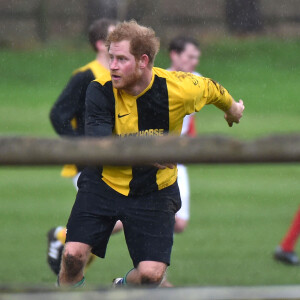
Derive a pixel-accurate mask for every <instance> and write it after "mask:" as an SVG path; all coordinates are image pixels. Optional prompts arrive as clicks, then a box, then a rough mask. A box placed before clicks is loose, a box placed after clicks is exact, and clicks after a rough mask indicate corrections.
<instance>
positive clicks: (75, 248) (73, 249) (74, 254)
mask: <svg viewBox="0 0 300 300" xmlns="http://www.w3.org/2000/svg"><path fill="white" fill-rule="evenodd" d="M86 246H87V245H86ZM86 246H82V245H80V244H79V243H76V244H75V243H67V244H66V245H65V249H64V252H63V257H62V265H63V266H62V267H63V269H64V270H65V272H67V273H68V274H69V275H70V276H75V275H76V274H77V273H78V272H80V271H81V270H82V269H83V268H84V266H85V264H86V262H87V258H88V254H89V247H88V246H87V247H86Z"/></svg>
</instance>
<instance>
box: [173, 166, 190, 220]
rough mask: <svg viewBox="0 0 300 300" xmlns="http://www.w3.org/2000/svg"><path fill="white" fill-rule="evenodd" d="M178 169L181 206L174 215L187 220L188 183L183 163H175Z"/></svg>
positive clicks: (188, 209)
mask: <svg viewBox="0 0 300 300" xmlns="http://www.w3.org/2000/svg"><path fill="white" fill-rule="evenodd" d="M177 169H178V177H177V181H178V186H179V191H180V197H181V208H180V210H179V211H178V212H177V214H176V217H178V218H180V219H183V220H189V218H190V184H189V176H188V172H187V168H186V166H184V165H180V164H178V165H177Z"/></svg>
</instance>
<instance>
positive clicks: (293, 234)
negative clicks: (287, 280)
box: [274, 208, 300, 266]
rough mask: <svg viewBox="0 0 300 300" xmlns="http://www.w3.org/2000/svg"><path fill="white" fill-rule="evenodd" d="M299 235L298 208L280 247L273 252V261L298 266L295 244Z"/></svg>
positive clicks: (299, 217) (299, 262) (299, 214)
mask: <svg viewBox="0 0 300 300" xmlns="http://www.w3.org/2000/svg"><path fill="white" fill-rule="evenodd" d="M299 235H300V208H299V209H298V211H297V213H296V215H295V217H294V219H293V221H292V224H291V226H290V228H289V230H288V231H287V233H286V234H285V236H284V238H283V240H282V241H281V243H280V245H279V246H278V247H277V248H276V250H275V252H274V259H276V260H278V261H281V262H284V263H286V264H289V265H294V266H295V265H299V264H300V261H299V258H298V256H297V254H296V253H295V251H294V249H295V244H296V242H297V240H298V238H299Z"/></svg>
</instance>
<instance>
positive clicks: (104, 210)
mask: <svg viewBox="0 0 300 300" xmlns="http://www.w3.org/2000/svg"><path fill="white" fill-rule="evenodd" d="M83 176H84V174H83ZM80 180H82V182H81V183H80ZM85 181H86V179H85V178H82V177H81V179H79V184H78V187H79V191H78V193H77V197H76V200H75V203H74V206H73V208H72V211H71V215H70V217H69V220H68V224H67V236H66V242H80V243H84V244H87V245H90V246H91V248H92V253H94V254H96V255H97V256H100V257H104V256H105V252H106V246H107V243H108V240H109V237H110V235H111V232H112V230H113V228H114V225H115V223H116V221H117V217H116V211H115V209H114V199H111V196H110V195H109V194H108V192H107V190H106V189H105V186H104V183H103V182H101V180H100V179H99V183H98V182H97V183H94V182H91V183H90V184H86V182H85Z"/></svg>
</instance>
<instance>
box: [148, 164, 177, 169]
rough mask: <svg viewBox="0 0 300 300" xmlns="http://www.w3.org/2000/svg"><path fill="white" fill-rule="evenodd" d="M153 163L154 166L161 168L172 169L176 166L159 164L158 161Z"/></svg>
mask: <svg viewBox="0 0 300 300" xmlns="http://www.w3.org/2000/svg"><path fill="white" fill-rule="evenodd" d="M153 165H154V167H156V168H158V169H161V170H163V169H166V168H169V169H174V168H175V166H176V165H174V164H159V163H155V164H153Z"/></svg>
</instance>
